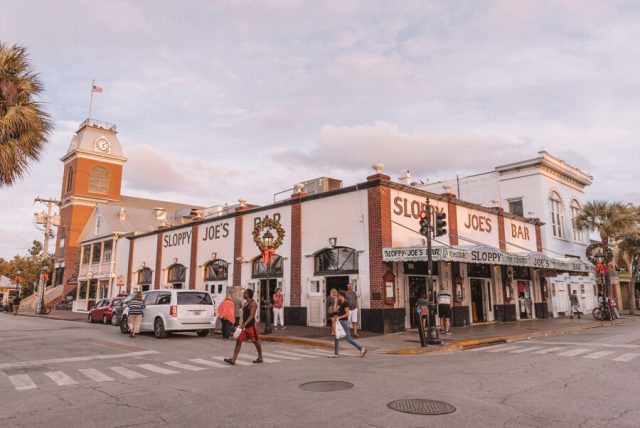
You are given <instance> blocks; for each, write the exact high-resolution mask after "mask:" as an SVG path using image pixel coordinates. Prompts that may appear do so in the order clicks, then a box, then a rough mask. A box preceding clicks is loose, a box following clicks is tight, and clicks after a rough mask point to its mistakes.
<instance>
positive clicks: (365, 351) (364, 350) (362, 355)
mask: <svg viewBox="0 0 640 428" xmlns="http://www.w3.org/2000/svg"><path fill="white" fill-rule="evenodd" d="M365 355H367V348H362V351H360V358H362V357H364V356H365Z"/></svg>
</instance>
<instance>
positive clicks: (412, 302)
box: [407, 276, 428, 328]
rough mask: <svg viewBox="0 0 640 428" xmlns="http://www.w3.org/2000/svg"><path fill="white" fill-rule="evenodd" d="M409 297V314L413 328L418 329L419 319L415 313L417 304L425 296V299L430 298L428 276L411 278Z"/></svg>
mask: <svg viewBox="0 0 640 428" xmlns="http://www.w3.org/2000/svg"><path fill="white" fill-rule="evenodd" d="M408 288H409V290H408V292H407V295H408V296H409V307H408V308H407V312H408V313H409V319H410V326H411V328H417V327H418V321H419V320H418V319H417V315H416V311H415V307H416V302H417V301H418V299H419V298H420V296H423V297H424V298H425V299H426V298H427V296H428V293H427V277H426V276H409V285H408Z"/></svg>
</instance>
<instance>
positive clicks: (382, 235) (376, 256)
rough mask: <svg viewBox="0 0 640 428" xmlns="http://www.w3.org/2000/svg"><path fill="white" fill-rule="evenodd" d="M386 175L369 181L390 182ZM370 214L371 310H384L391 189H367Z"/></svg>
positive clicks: (389, 233) (373, 176)
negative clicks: (384, 249) (383, 253)
mask: <svg viewBox="0 0 640 428" xmlns="http://www.w3.org/2000/svg"><path fill="white" fill-rule="evenodd" d="M389 179H390V177H389V176H386V175H384V174H375V175H372V176H370V177H367V181H370V182H378V183H379V184H381V183H382V182H384V181H389ZM367 196H368V213H369V286H370V289H369V291H370V293H371V309H379V308H384V307H385V303H384V279H383V277H384V275H385V274H386V273H387V272H388V271H389V270H390V265H389V264H387V263H385V262H383V261H382V249H383V248H385V247H391V189H390V188H389V187H386V186H380V185H378V186H374V187H370V188H369V189H367Z"/></svg>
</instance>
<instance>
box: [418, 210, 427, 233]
mask: <svg viewBox="0 0 640 428" xmlns="http://www.w3.org/2000/svg"><path fill="white" fill-rule="evenodd" d="M420 235H422V236H428V235H429V213H428V212H427V211H420Z"/></svg>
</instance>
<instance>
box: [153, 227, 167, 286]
mask: <svg viewBox="0 0 640 428" xmlns="http://www.w3.org/2000/svg"><path fill="white" fill-rule="evenodd" d="M163 237H164V233H163V232H159V233H158V243H157V244H156V272H155V276H154V278H153V289H154V290H158V289H160V276H161V275H162V238H163Z"/></svg>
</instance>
